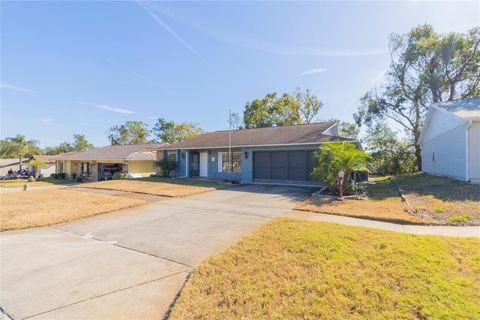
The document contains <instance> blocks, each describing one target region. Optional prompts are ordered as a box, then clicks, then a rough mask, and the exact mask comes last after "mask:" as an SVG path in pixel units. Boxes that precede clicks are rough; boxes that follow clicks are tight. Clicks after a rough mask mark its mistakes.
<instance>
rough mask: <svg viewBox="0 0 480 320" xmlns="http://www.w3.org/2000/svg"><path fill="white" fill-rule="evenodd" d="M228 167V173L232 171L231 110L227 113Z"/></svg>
mask: <svg viewBox="0 0 480 320" xmlns="http://www.w3.org/2000/svg"><path fill="white" fill-rule="evenodd" d="M228 112H229V113H228V167H229V168H230V172H232V171H233V162H232V160H233V159H232V109H230V110H229V111H228Z"/></svg>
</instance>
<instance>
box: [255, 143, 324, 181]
mask: <svg viewBox="0 0 480 320" xmlns="http://www.w3.org/2000/svg"><path fill="white" fill-rule="evenodd" d="M314 166H315V159H314V152H313V151H303V150H302V151H256V152H254V153H253V179H254V180H257V181H258V180H285V181H288V180H292V181H309V180H312V178H311V175H310V174H311V172H312V170H313V168H314Z"/></svg>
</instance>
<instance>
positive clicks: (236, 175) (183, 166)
mask: <svg viewBox="0 0 480 320" xmlns="http://www.w3.org/2000/svg"><path fill="white" fill-rule="evenodd" d="M320 145H321V144H313V145H307V146H305V145H296V146H295V145H293V146H283V147H281V146H278V147H248V148H233V149H232V152H235V151H240V153H241V161H242V168H241V172H223V171H222V170H221V167H220V168H219V161H221V156H220V155H219V154H220V153H222V152H228V148H220V149H206V150H203V149H202V150H198V151H200V152H202V151H203V152H208V157H207V159H208V166H207V167H208V172H207V177H208V178H210V179H218V180H236V181H240V182H242V183H251V182H253V152H255V151H295V150H302V151H315V150H318V148H319V147H320ZM171 152H174V151H168V153H171ZM193 152H195V151H193V150H177V151H176V153H177V164H178V168H177V170H176V173H175V176H176V177H177V178H183V177H190V176H191V172H190V171H191V161H192V154H193ZM163 157H164V158H166V157H167V152H165V153H164V155H163ZM187 161H188V163H189V164H188V165H187Z"/></svg>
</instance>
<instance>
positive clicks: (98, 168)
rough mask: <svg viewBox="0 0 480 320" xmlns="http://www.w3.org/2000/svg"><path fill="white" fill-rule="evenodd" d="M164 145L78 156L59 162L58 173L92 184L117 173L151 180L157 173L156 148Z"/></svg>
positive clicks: (116, 148)
mask: <svg viewBox="0 0 480 320" xmlns="http://www.w3.org/2000/svg"><path fill="white" fill-rule="evenodd" d="M161 146H162V144H129V145H114V146H106V147H101V148H95V149H92V150H88V151H84V152H75V153H72V154H68V155H64V156H62V157H59V158H58V159H57V166H56V167H57V169H56V170H57V171H56V173H66V174H67V175H68V176H71V174H72V173H75V174H76V175H77V176H82V177H83V178H85V179H87V180H91V181H99V180H106V179H109V178H111V176H112V175H113V174H114V173H116V172H125V173H128V174H129V177H130V178H139V177H148V176H150V175H151V174H153V173H155V172H156V170H155V167H154V162H155V161H156V160H157V159H156V154H157V153H156V148H159V147H161Z"/></svg>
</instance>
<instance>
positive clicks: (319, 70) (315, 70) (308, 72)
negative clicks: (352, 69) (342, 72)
mask: <svg viewBox="0 0 480 320" xmlns="http://www.w3.org/2000/svg"><path fill="white" fill-rule="evenodd" d="M323 72H327V69H325V68H315V69H310V70H307V71H304V72H302V73H300V75H301V76H308V75H310V74H316V73H323Z"/></svg>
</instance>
